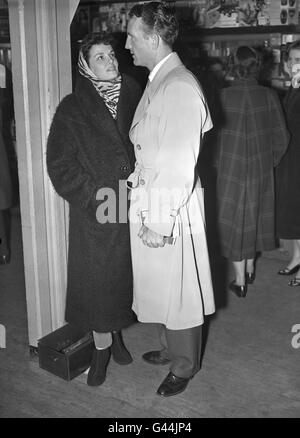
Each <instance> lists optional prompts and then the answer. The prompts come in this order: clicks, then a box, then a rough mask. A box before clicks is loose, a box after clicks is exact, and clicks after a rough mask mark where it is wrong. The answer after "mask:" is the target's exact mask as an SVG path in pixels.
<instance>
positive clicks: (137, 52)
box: [125, 16, 153, 70]
mask: <svg viewBox="0 0 300 438" xmlns="http://www.w3.org/2000/svg"><path fill="white" fill-rule="evenodd" d="M151 43H152V42H151V36H150V35H147V34H146V33H145V32H144V27H143V22H142V18H140V17H135V16H133V17H132V18H130V20H129V22H128V27H127V39H126V45H125V48H126V49H128V50H130V53H131V55H132V57H133V63H134V65H141V66H144V67H148V68H149V70H151V67H152V58H153V51H152V49H151V48H152V46H151Z"/></svg>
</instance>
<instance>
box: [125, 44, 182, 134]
mask: <svg viewBox="0 0 300 438" xmlns="http://www.w3.org/2000/svg"><path fill="white" fill-rule="evenodd" d="M182 65H183V64H182V62H181V60H180V58H179V56H178V55H177V53H175V52H173V53H172V54H171V56H170V57H169V58H168V59H167V61H166V62H165V63H164V64H163V65H162V66H161V68H160V69H159V70H158V72H157V73H156V75H155V77H154V79H153V81H152V82H150V81H149V82H148V83H147V86H146V88H145V91H144V94H143V96H142V98H141V100H140V102H139V104H138V106H137V109H136V111H135V114H134V118H133V121H132V124H131V128H130V132H131V131H132V130H133V129H134V127H135V126H136V125H137V124H138V123H139V122H140V120H141V119H142V118H143V116H144V114H145V112H146V111H147V109H148V107H149V105H151V100H152V99H153V97H154V95H155V94H156V92H157V90H158V88H159V85H160V84H161V82H162V81H163V80H164V79H165V77H166V76H167V75H168V74H169V73H170V71H172V70H173V69H174V68H176V67H179V66H182Z"/></svg>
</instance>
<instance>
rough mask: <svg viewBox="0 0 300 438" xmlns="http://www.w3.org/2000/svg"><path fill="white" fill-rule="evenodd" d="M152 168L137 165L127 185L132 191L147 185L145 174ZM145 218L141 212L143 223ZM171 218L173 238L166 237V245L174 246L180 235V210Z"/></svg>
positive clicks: (172, 213) (175, 211) (174, 212)
mask: <svg viewBox="0 0 300 438" xmlns="http://www.w3.org/2000/svg"><path fill="white" fill-rule="evenodd" d="M151 170H153V169H152V168H142V167H141V166H140V165H139V164H136V166H135V169H134V172H132V173H131V174H130V175H129V177H128V178H127V181H126V185H127V188H128V189H130V190H134V189H136V188H138V187H142V186H143V185H144V184H145V179H144V178H145V174H147V171H148V172H151ZM144 216H145V212H144V211H141V212H140V217H141V220H142V222H143V219H144ZM170 216H171V217H173V218H174V227H173V233H172V237H168V236H165V237H164V239H165V241H166V243H169V244H171V245H172V244H174V243H175V241H176V237H177V236H179V235H180V215H179V210H172V211H171V212H170Z"/></svg>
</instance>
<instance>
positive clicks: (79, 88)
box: [75, 76, 129, 160]
mask: <svg viewBox="0 0 300 438" xmlns="http://www.w3.org/2000/svg"><path fill="white" fill-rule="evenodd" d="M75 95H76V96H77V98H78V99H79V102H80V107H81V110H82V112H83V113H84V116H85V118H86V119H87V120H88V123H92V125H93V126H94V128H95V129H97V130H98V131H99V134H101V135H103V132H109V133H110V136H111V138H112V140H115V141H112V145H113V144H123V149H124V153H125V154H126V156H127V158H128V160H129V157H128V153H127V150H126V146H125V144H124V140H125V138H126V135H125V133H124V129H125V127H124V126H125V120H123V117H125V118H126V117H128V114H127V113H129V111H127V110H126V108H124V101H125V102H126V100H127V99H128V87H127V86H126V84H125V83H124V81H123V79H122V85H121V92H120V97H119V102H118V120H117V121H116V120H114V119H113V117H112V116H111V114H110V112H109V109H108V108H107V106H106V105H105V103H104V100H103V99H101V97H100V96H99V94H98V92H97V91H96V89H95V88H94V86H93V84H92V83H91V81H89V79H87V78H84V77H83V76H79V77H78V79H77V82H76V89H75ZM128 125H129V124H128Z"/></svg>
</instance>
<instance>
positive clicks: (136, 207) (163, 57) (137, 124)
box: [126, 2, 215, 397]
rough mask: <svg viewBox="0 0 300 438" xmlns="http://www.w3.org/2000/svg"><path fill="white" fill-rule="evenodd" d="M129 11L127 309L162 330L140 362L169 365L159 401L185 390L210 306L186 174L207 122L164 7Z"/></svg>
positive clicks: (198, 220)
mask: <svg viewBox="0 0 300 438" xmlns="http://www.w3.org/2000/svg"><path fill="white" fill-rule="evenodd" d="M129 16H130V19H129V23H128V28H127V40H126V48H127V49H129V50H130V52H131V54H132V56H133V61H134V64H135V65H137V66H139V65H140V66H146V67H147V68H148V69H149V71H150V74H149V80H148V83H147V86H146V89H145V92H144V94H143V96H142V98H141V101H140V103H139V105H138V107H137V109H136V112H135V116H134V119H133V122H132V125H131V129H130V138H131V141H132V143H133V145H134V149H135V155H136V167H135V171H134V173H132V174H131V175H130V177H129V179H128V186H129V187H130V188H131V207H130V230H131V246H132V260H133V276H134V301H133V310H134V311H135V313H136V314H137V317H138V320H139V321H141V322H150V323H159V324H160V327H162V328H163V330H160V340H161V343H162V349H160V350H158V351H150V352H147V353H145V354H144V355H143V359H144V360H145V361H146V362H148V363H150V364H154V365H164V364H167V363H169V364H170V372H169V373H168V375H167V377H166V378H165V379H164V381H163V382H162V384H161V385H160V386H159V388H158V390H157V393H158V394H159V395H161V396H164V397H168V396H172V395H175V394H179V393H180V392H182V391H184V390H185V388H186V387H187V385H188V382H189V380H190V379H191V378H192V377H193V376H194V375H195V373H196V372H197V371H199V368H200V353H201V338H202V330H201V329H202V324H203V322H204V315H209V314H212V313H214V311H215V304H214V297H213V290H212V282H211V273H210V266H209V259H208V251H207V244H206V235H205V226H204V210H203V193H202V188H201V185H200V181H199V178H198V177H196V176H195V175H196V172H195V166H196V162H197V158H198V154H199V148H200V143H201V138H202V135H203V133H204V132H206V131H208V130H209V129H211V127H212V122H211V118H210V114H209V111H208V108H207V104H206V101H205V98H204V96H203V94H202V91H201V88H200V87H199V84H198V83H197V80H196V79H195V78H194V76H193V75H192V73H191V72H190V71H189V70H187V69H186V68H185V67H184V65H183V64H182V62H181V61H180V59H179V57H178V55H177V54H176V53H175V52H173V51H172V45H173V43H174V41H175V39H176V37H177V34H178V23H177V20H176V18H175V16H174V14H173V12H172V10H171V9H170V8H169V7H168V6H166V5H164V4H162V3H160V2H150V3H144V4H137V5H135V6H133V8H132V9H131V11H130V15H129Z"/></svg>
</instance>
